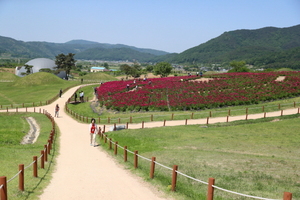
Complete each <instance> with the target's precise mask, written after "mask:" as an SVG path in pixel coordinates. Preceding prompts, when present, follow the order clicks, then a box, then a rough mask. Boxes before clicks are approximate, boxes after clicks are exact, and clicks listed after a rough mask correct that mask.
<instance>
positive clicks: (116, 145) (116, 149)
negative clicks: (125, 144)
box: [114, 142, 118, 155]
mask: <svg viewBox="0 0 300 200" xmlns="http://www.w3.org/2000/svg"><path fill="white" fill-rule="evenodd" d="M114 153H115V155H117V154H118V142H115V152H114Z"/></svg>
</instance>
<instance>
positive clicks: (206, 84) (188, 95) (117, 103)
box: [97, 71, 300, 111]
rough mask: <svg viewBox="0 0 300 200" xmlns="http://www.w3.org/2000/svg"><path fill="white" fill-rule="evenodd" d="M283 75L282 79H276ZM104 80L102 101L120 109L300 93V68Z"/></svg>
mask: <svg viewBox="0 0 300 200" xmlns="http://www.w3.org/2000/svg"><path fill="white" fill-rule="evenodd" d="M279 76H284V77H285V78H284V79H283V80H282V81H277V78H278V77H279ZM209 77H210V78H212V80H209V81H201V79H199V78H200V77H199V76H180V77H166V78H152V79H147V80H142V79H136V80H126V81H112V82H105V83H103V84H102V85H101V86H100V87H98V88H97V93H98V98H99V102H100V103H101V105H102V106H103V105H105V106H106V108H107V109H112V110H117V111H141V110H142V111H176V110H201V109H206V108H218V107H224V106H234V105H249V104H257V103H260V102H264V101H272V100H276V99H284V98H290V97H295V96H299V95H300V72H290V71H289V72H268V73H224V74H216V75H210V76H209Z"/></svg>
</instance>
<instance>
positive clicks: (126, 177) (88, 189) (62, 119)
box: [40, 86, 165, 200]
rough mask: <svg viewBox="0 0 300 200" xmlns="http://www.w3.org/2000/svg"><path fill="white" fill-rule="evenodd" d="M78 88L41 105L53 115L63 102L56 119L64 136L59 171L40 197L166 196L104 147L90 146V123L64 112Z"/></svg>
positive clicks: (151, 197) (114, 197) (113, 197)
mask: <svg viewBox="0 0 300 200" xmlns="http://www.w3.org/2000/svg"><path fill="white" fill-rule="evenodd" d="M78 87H79V86H78ZM78 87H75V88H72V89H70V90H68V91H67V92H66V93H64V94H63V96H62V98H60V99H58V100H57V101H56V102H54V103H53V104H52V105H48V106H45V107H42V108H43V109H45V110H47V111H48V112H50V113H53V115H54V105H56V104H57V103H58V104H59V105H60V107H61V111H60V113H59V117H58V118H55V121H56V123H57V125H58V127H59V129H60V132H61V136H60V141H59V142H60V151H59V155H58V157H57V165H56V170H55V172H54V173H53V178H52V180H51V182H50V184H49V185H48V187H47V188H46V189H45V191H44V193H43V194H42V195H41V196H40V199H42V200H48V199H49V200H56V199H57V200H58V199H59V200H61V199H64V200H65V199H72V200H74V199H113V200H114V199H131V200H132V199H136V200H141V199H145V200H147V199H149V200H153V199H165V198H163V197H162V193H160V192H158V191H156V190H155V189H154V187H152V186H151V185H150V184H148V183H145V182H143V181H142V180H141V178H138V177H134V176H133V175H132V174H130V172H129V171H127V170H125V169H124V168H123V167H122V166H120V165H118V164H117V163H115V162H114V161H113V159H112V158H110V156H109V155H107V153H106V152H103V151H102V150H101V148H99V147H92V146H90V142H89V132H88V125H87V124H82V123H78V122H76V121H75V120H73V119H72V118H71V117H69V116H68V115H67V114H66V113H65V112H64V111H63V110H64V103H65V102H66V101H67V99H68V97H70V96H71V95H72V94H73V93H74V92H75V91H76V89H77V88H78Z"/></svg>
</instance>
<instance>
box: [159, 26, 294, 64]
mask: <svg viewBox="0 0 300 200" xmlns="http://www.w3.org/2000/svg"><path fill="white" fill-rule="evenodd" d="M299 56H300V25H297V26H293V27H289V28H274V27H266V28H261V29H256V30H236V31H229V32H225V33H223V34H222V35H220V36H219V37H216V38H214V39H211V40H209V41H208V42H206V43H203V44H200V45H199V46H196V47H193V48H190V49H188V50H186V51H184V52H182V53H180V54H175V55H174V54H173V55H172V56H171V55H166V56H163V57H161V59H162V60H167V61H169V62H174V63H224V62H230V61H232V60H246V61H247V62H248V63H249V64H259V65H271V64H273V65H274V64H275V63H277V62H280V63H283V62H284V61H288V60H289V59H291V60H290V61H293V62H296V61H298V63H299V64H300V58H299ZM277 64H278V63H277Z"/></svg>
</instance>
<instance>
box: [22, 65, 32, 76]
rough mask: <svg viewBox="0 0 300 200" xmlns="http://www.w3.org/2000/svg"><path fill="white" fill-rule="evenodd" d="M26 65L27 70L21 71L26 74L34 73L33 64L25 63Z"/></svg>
mask: <svg viewBox="0 0 300 200" xmlns="http://www.w3.org/2000/svg"><path fill="white" fill-rule="evenodd" d="M24 67H25V70H26V72H23V73H21V74H22V75H26V76H27V75H29V74H32V68H33V66H32V65H27V64H25V65H24Z"/></svg>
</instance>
